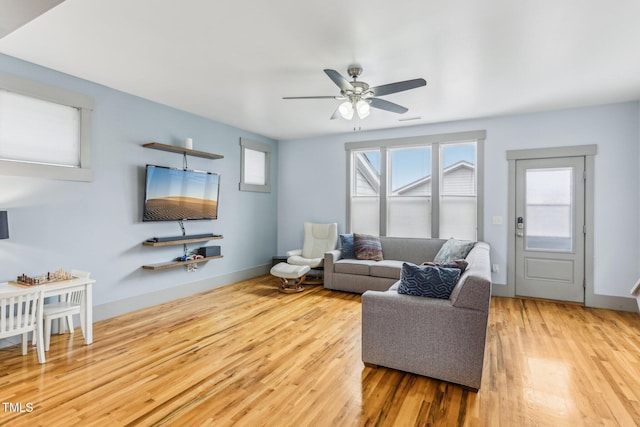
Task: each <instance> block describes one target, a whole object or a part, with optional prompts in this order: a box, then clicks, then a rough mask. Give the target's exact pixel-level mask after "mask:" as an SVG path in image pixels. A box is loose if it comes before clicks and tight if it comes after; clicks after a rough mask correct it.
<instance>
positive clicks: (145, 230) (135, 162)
mask: <svg viewBox="0 0 640 427" xmlns="http://www.w3.org/2000/svg"><path fill="white" fill-rule="evenodd" d="M0 70H1V71H4V72H7V73H12V74H16V75H19V76H21V77H23V78H28V79H32V80H36V81H40V82H43V83H47V84H50V85H54V86H57V87H61V88H64V89H68V90H72V91H75V92H80V93H83V94H85V95H88V96H91V97H93V98H94V100H95V108H94V111H93V132H92V137H93V144H92V153H91V158H92V168H93V172H94V180H93V182H89V183H84V182H70V181H53V180H46V179H35V178H24V177H12V176H3V175H0V209H7V210H8V211H9V221H10V224H9V226H10V233H11V238H10V239H9V240H2V241H0V266H1V269H0V281H2V280H9V279H12V278H14V277H15V276H16V275H18V274H21V273H27V274H37V273H42V272H45V271H51V270H55V269H58V268H64V269H66V270H69V269H72V268H78V269H83V270H88V271H91V273H92V277H94V278H95V279H96V280H97V283H96V285H95V290H94V305H96V306H100V305H103V304H107V303H112V302H116V301H118V302H121V301H122V302H123V304H125V303H124V300H127V299H129V298H132V297H138V299H139V300H140V301H143V304H144V299H145V296H146V295H149V294H152V293H155V292H158V291H163V290H165V291H167V290H168V291H170V290H172V289H179V288H180V287H183V286H185V285H187V284H190V283H194V282H203V281H204V284H202V283H201V287H202V286H204V287H206V286H207V283H208V282H210V283H211V286H217V285H219V284H220V283H219V280H217V281H216V280H215V279H216V278H220V277H232V276H234V275H238V274H241V273H242V272H245V271H250V270H251V269H255V268H256V267H260V266H264V265H265V264H270V263H271V257H272V256H273V254H274V253H275V250H276V217H277V188H278V186H277V176H273V177H272V187H273V189H274V190H273V191H272V192H271V193H249V192H240V191H239V190H238V183H239V180H240V145H239V140H240V137H246V138H249V139H254V140H256V141H261V142H265V143H268V144H270V145H271V146H272V147H273V153H274V155H273V156H272V165H271V167H272V171H277V161H278V160H277V159H278V147H277V143H276V142H275V141H273V140H270V139H268V138H265V137H261V136H259V135H255V134H252V133H249V132H246V131H243V130H242V129H237V128H234V127H231V126H227V125H224V124H221V123H217V122H214V121H211V120H208V119H205V118H202V117H199V116H195V115H192V114H189V113H186V112H183V111H179V110H176V109H173V108H169V107H167V106H163V105H160V104H157V103H153V102H150V101H147V100H144V99H141V98H138V97H135V96H131V95H128V94H125V93H122V92H118V91H115V90H112V89H109V88H106V87H104V86H100V85H97V84H94V83H91V82H87V81H84V80H81V79H78V78H75V77H72V76H68V75H64V74H61V73H58V72H55V71H52V70H49V69H45V68H42V67H39V66H35V65H33V64H29V63H26V62H23V61H20V60H17V59H15V58H12V57H8V56H3V55H0ZM186 137H191V138H193V140H194V148H195V149H198V150H203V151H209V152H213V153H217V154H222V155H224V159H220V160H207V159H203V158H198V157H191V156H190V157H188V162H189V164H188V166H189V168H192V169H201V170H208V171H212V172H219V173H221V189H220V210H219V219H218V220H216V221H191V222H186V223H185V226H186V229H187V234H197V233H206V232H213V233H216V234H223V235H224V240H216V241H210V242H208V243H200V244H194V245H191V246H190V249H192V248H197V247H199V246H202V245H205V244H209V245H213V244H215V245H220V246H222V253H223V255H224V258H222V259H218V260H214V261H210V262H208V263H207V264H200V267H199V269H198V271H197V272H195V273H187V272H186V271H185V269H184V268H183V267H178V268H174V269H168V270H162V271H149V270H143V269H142V268H141V266H142V265H143V264H150V263H158V262H164V261H169V260H171V259H173V258H175V257H177V256H179V255H181V254H182V246H170V247H159V248H154V247H148V246H142V242H143V241H144V240H146V239H148V238H150V237H154V236H177V235H180V233H181V231H180V228H179V226H178V224H177V223H176V222H159V223H143V222H142V221H141V218H142V212H141V209H142V200H143V196H144V166H145V165H146V164H147V163H149V164H159V165H166V166H174V167H182V155H179V154H173V153H168V152H163V151H157V150H151V149H146V148H143V147H142V144H143V143H146V142H150V141H157V142H163V143H168V144H175V145H180V144H181V141H182V140H184V138H186ZM174 294H180V292H179V290H178V291H177V292H175V293H174ZM150 301H151V299H150Z"/></svg>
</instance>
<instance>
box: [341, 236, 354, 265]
mask: <svg viewBox="0 0 640 427" xmlns="http://www.w3.org/2000/svg"><path fill="white" fill-rule="evenodd" d="M340 246H341V247H342V258H345V259H355V258H356V253H355V252H354V250H353V234H341V235H340Z"/></svg>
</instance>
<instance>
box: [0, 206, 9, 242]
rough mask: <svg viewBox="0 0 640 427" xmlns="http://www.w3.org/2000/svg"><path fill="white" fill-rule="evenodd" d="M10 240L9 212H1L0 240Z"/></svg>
mask: <svg viewBox="0 0 640 427" xmlns="http://www.w3.org/2000/svg"><path fill="white" fill-rule="evenodd" d="M8 238H9V219H8V217H7V211H0V239H8Z"/></svg>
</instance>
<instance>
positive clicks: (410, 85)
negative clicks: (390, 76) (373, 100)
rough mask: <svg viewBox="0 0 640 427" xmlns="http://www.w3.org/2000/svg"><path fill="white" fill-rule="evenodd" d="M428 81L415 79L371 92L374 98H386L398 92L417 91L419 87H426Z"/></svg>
mask: <svg viewBox="0 0 640 427" xmlns="http://www.w3.org/2000/svg"><path fill="white" fill-rule="evenodd" d="M426 85H427V81H426V80H425V79H413V80H405V81H403V82H396V83H389V84H386V85H381V86H376V87H372V88H371V89H369V90H371V91H372V92H373V95H374V96H384V95H389V94H392V93H396V92H402V91H405V90H409V89H415V88H417V87H421V86H426Z"/></svg>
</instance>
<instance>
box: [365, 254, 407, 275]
mask: <svg viewBox="0 0 640 427" xmlns="http://www.w3.org/2000/svg"><path fill="white" fill-rule="evenodd" d="M403 263H404V262H403V261H395V260H389V259H385V260H383V261H379V262H376V263H375V264H373V265H372V266H371V267H369V274H370V275H372V276H376V277H386V278H388V279H396V280H397V279H399V278H400V273H401V272H402V264H403Z"/></svg>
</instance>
